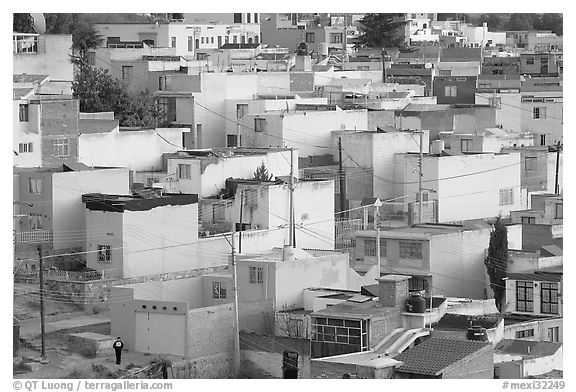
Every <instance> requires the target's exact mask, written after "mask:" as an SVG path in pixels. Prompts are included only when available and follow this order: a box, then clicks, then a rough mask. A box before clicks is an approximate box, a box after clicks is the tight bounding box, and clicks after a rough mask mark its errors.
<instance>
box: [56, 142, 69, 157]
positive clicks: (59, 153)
mask: <svg viewBox="0 0 576 392" xmlns="http://www.w3.org/2000/svg"><path fill="white" fill-rule="evenodd" d="M69 155H70V151H69V149H68V139H67V138H58V139H54V156H55V157H58V158H65V157H67V156H69Z"/></svg>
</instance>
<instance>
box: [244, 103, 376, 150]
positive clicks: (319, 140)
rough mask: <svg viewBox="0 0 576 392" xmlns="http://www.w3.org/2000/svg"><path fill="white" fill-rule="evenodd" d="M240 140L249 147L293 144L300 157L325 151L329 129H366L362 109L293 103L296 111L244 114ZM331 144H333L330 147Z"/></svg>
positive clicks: (329, 143)
mask: <svg viewBox="0 0 576 392" xmlns="http://www.w3.org/2000/svg"><path fill="white" fill-rule="evenodd" d="M240 122H241V123H242V139H243V140H244V141H243V142H242V143H243V144H244V145H245V146H250V147H260V148H262V147H293V148H295V149H298V150H299V154H301V155H302V156H309V155H323V154H326V153H329V152H330V150H329V149H328V150H327V147H328V146H332V143H333V141H332V132H333V131H336V130H338V129H341V128H342V127H344V129H367V127H368V113H367V111H366V110H365V109H360V110H342V109H341V108H340V107H338V106H336V105H304V104H302V105H299V104H297V105H296V110H294V111H289V110H288V111H286V110H278V111H269V112H265V113H261V114H252V115H246V116H244V117H243V118H242V119H241V121H240ZM334 147H335V146H334Z"/></svg>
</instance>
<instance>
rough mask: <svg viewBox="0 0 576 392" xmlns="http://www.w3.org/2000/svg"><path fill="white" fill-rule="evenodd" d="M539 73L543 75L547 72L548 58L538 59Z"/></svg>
mask: <svg viewBox="0 0 576 392" xmlns="http://www.w3.org/2000/svg"><path fill="white" fill-rule="evenodd" d="M540 73H541V74H543V75H545V74H547V73H548V59H547V58H542V59H540Z"/></svg>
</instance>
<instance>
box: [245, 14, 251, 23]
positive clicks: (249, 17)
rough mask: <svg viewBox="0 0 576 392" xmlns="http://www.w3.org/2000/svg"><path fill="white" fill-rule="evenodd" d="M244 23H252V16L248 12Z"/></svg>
mask: <svg viewBox="0 0 576 392" xmlns="http://www.w3.org/2000/svg"><path fill="white" fill-rule="evenodd" d="M246 23H252V15H251V14H250V12H248V13H247V14H246Z"/></svg>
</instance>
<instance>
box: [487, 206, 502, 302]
mask: <svg viewBox="0 0 576 392" xmlns="http://www.w3.org/2000/svg"><path fill="white" fill-rule="evenodd" d="M484 264H485V265H486V271H487V273H488V276H489V277H490V287H491V288H492V291H494V299H495V302H496V307H497V308H498V310H499V311H501V310H502V302H503V300H504V293H505V291H506V285H505V282H504V281H503V280H502V278H505V277H506V275H507V270H508V229H507V228H506V226H505V225H504V223H502V220H501V218H500V217H498V218H497V219H496V222H494V228H493V229H492V231H491V232H490V245H489V246H488V256H487V257H486V260H485V261H484Z"/></svg>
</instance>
